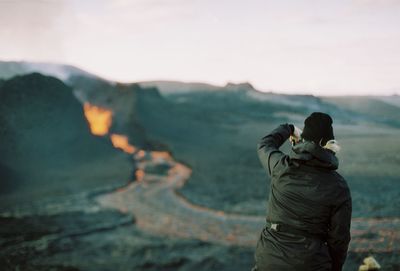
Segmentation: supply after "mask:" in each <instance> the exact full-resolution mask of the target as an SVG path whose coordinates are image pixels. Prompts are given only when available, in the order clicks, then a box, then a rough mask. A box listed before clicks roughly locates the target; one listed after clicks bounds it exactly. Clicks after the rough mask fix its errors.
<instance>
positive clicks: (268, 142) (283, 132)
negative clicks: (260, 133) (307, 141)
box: [257, 124, 294, 175]
mask: <svg viewBox="0 0 400 271" xmlns="http://www.w3.org/2000/svg"><path fill="white" fill-rule="evenodd" d="M293 131H294V126H293V125H292V124H281V125H279V126H278V128H276V129H275V130H273V131H272V132H271V133H270V134H268V135H266V136H264V137H263V138H262V139H261V141H260V143H258V145H257V150H258V157H259V159H260V162H261V164H262V165H263V167H264V168H265V170H266V171H267V172H268V174H269V175H271V173H272V170H273V169H274V167H275V166H276V165H277V163H278V162H279V161H280V159H281V158H282V157H283V156H284V154H283V153H282V152H281V151H280V150H279V148H280V147H281V146H282V145H283V143H285V141H286V140H287V139H288V138H289V137H290V135H291V134H292V133H293Z"/></svg>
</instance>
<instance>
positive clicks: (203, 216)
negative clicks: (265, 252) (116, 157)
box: [85, 104, 400, 253]
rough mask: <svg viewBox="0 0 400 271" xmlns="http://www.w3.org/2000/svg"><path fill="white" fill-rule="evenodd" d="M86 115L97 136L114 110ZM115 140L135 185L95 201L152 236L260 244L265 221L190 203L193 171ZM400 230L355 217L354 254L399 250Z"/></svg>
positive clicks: (398, 222) (397, 223) (396, 224)
mask: <svg viewBox="0 0 400 271" xmlns="http://www.w3.org/2000/svg"><path fill="white" fill-rule="evenodd" d="M85 115H86V117H87V119H88V121H89V124H90V128H91V130H92V133H94V134H97V135H106V134H107V133H108V128H109V127H110V124H111V117H112V114H111V112H109V111H107V110H106V109H102V108H98V107H96V106H90V105H88V104H87V105H85ZM97 116H100V117H97ZM110 139H111V141H112V143H113V145H114V146H115V147H116V148H119V149H122V150H123V151H125V152H126V153H129V154H130V155H132V156H133V159H134V164H135V166H136V168H137V170H136V181H135V182H132V183H130V184H128V185H127V186H126V187H123V188H120V189H117V190H115V191H113V192H111V193H107V194H102V195H99V196H98V197H96V201H97V203H98V204H99V205H100V206H102V207H103V208H113V209H117V210H119V211H120V212H123V213H130V214H132V215H133V216H134V217H135V220H136V224H137V227H139V228H140V229H141V230H143V231H145V232H148V233H151V234H156V235H164V236H172V237H178V238H190V239H200V240H203V241H207V242H213V243H219V244H227V245H238V246H250V247H254V246H255V244H256V242H257V239H258V236H259V233H260V231H261V229H262V227H263V225H264V222H265V218H264V217H262V216H250V215H239V214H229V213H225V212H222V211H218V210H212V209H209V208H205V207H201V206H197V205H194V204H192V203H190V202H189V201H188V200H187V199H185V198H184V197H182V196H180V195H179V194H178V193H177V192H176V191H177V190H178V189H179V188H181V187H182V186H183V185H184V184H185V182H186V181H188V179H189V178H190V175H191V169H190V168H188V167H187V166H185V165H183V164H182V163H178V162H177V161H175V160H174V159H173V158H172V157H171V155H170V154H169V153H166V152H154V151H153V152H148V151H144V150H140V149H138V148H136V147H134V146H132V145H130V144H129V142H128V138H127V137H126V136H124V135H116V134H111V135H110ZM399 228H400V218H354V219H353V220H352V241H351V245H350V250H351V251H355V252H371V251H373V252H389V253H391V252H398V251H399V252H400V236H399V230H398V229H399Z"/></svg>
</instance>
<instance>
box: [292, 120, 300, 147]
mask: <svg viewBox="0 0 400 271" xmlns="http://www.w3.org/2000/svg"><path fill="white" fill-rule="evenodd" d="M293 126H294V131H293V133H292V134H291V135H290V142H291V143H292V145H293V146H294V145H296V144H297V143H299V141H300V138H301V133H303V131H302V130H301V129H300V128H299V127H297V126H295V125H293Z"/></svg>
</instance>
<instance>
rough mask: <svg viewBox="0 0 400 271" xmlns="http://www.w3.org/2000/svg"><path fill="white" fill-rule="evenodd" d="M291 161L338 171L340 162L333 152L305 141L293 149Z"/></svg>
mask: <svg viewBox="0 0 400 271" xmlns="http://www.w3.org/2000/svg"><path fill="white" fill-rule="evenodd" d="M289 157H290V158H291V159H296V160H303V161H305V164H307V165H310V166H316V167H323V168H328V169H332V170H336V169H337V168H338V167H339V160H338V159H337V157H336V156H335V153H334V152H333V151H331V150H328V149H324V148H322V147H321V146H319V145H317V144H315V143H314V142H312V141H303V142H300V143H298V144H297V145H295V146H293V147H292V150H291V151H290V153H289Z"/></svg>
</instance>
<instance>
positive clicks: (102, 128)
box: [83, 102, 112, 136]
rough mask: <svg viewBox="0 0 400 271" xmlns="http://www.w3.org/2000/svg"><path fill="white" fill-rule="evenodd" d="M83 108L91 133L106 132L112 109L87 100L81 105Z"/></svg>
mask: <svg viewBox="0 0 400 271" xmlns="http://www.w3.org/2000/svg"><path fill="white" fill-rule="evenodd" d="M83 109H84V112H85V117H86V119H87V120H88V122H89V125H90V131H91V132H92V134H94V135H98V136H102V135H105V134H107V133H108V130H109V129H110V126H111V122H112V111H111V110H108V109H105V108H102V107H98V106H95V105H91V104H90V103H87V102H86V103H85V104H84V105H83Z"/></svg>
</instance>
